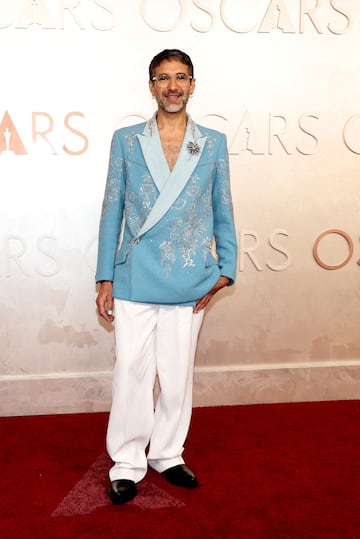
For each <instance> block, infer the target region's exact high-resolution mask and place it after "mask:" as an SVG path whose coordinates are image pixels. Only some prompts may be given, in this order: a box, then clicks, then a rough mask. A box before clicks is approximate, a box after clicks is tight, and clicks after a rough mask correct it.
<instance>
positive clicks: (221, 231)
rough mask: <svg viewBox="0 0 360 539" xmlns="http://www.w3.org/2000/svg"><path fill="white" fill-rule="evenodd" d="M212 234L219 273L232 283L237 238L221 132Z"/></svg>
mask: <svg viewBox="0 0 360 539" xmlns="http://www.w3.org/2000/svg"><path fill="white" fill-rule="evenodd" d="M213 213H214V236H215V242H216V252H217V255H218V264H219V267H220V272H221V275H223V276H225V277H228V278H229V279H230V283H229V285H232V284H234V281H235V277H236V261H237V240H236V231H235V224H234V215H233V204H232V197H231V189H230V175H229V155H228V150H227V142H226V136H225V135H223V134H221V139H220V144H219V151H218V154H217V160H216V168H215V178H214V183H213Z"/></svg>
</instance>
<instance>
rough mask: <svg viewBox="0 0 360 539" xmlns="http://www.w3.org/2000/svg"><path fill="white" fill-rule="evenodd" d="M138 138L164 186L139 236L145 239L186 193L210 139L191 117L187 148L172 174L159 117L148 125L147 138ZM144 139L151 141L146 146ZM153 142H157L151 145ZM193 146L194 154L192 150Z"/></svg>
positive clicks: (160, 184) (147, 141) (183, 147)
mask: <svg viewBox="0 0 360 539" xmlns="http://www.w3.org/2000/svg"><path fill="white" fill-rule="evenodd" d="M145 131H146V132H147V134H149V131H150V132H151V135H150V136H143V135H145ZM138 138H139V141H140V144H141V148H142V150H143V152H144V157H145V160H146V163H147V165H148V167H149V170H150V173H151V175H152V177H153V179H154V182H155V184H156V185H157V187H158V188H159V186H160V188H159V191H160V194H159V197H158V198H157V200H156V202H155V204H154V206H153V208H152V209H151V211H150V213H149V215H148V217H147V219H146V221H145V223H144V224H143V226H142V228H141V230H140V231H139V234H138V236H141V235H142V234H144V233H145V232H147V231H148V230H149V229H150V228H152V227H153V226H154V225H155V224H156V223H157V222H158V221H160V219H161V218H162V217H163V216H164V215H165V213H166V212H167V210H168V209H169V208H170V207H171V206H172V204H173V203H174V202H175V200H176V199H177V197H178V196H179V195H180V193H181V191H182V190H183V189H184V187H185V185H186V183H187V182H188V180H189V178H190V176H191V174H192V173H193V171H194V169H195V167H196V165H197V164H198V162H199V159H200V157H201V154H202V152H203V149H204V146H205V143H206V139H207V137H206V135H202V133H201V131H200V130H199V128H198V127H197V125H196V124H195V122H194V121H193V120H192V119H191V118H190V116H188V123H187V128H186V132H185V137H184V140H183V144H182V146H181V150H180V153H179V156H178V158H177V161H176V164H175V166H174V168H173V170H172V171H171V172H170V169H169V165H168V163H167V161H166V158H165V155H164V152H163V150H162V146H161V141H160V135H159V132H158V129H157V125H156V119H155V115H154V116H153V118H151V120H150V121H149V122H148V123H147V125H146V127H145V130H144V132H143V134H142V135H139V136H138ZM144 139H147V140H146V142H144ZM149 139H153V140H152V141H149ZM190 143H191V145H192V148H193V151H190V150H189V144H190ZM155 174H157V176H155Z"/></svg>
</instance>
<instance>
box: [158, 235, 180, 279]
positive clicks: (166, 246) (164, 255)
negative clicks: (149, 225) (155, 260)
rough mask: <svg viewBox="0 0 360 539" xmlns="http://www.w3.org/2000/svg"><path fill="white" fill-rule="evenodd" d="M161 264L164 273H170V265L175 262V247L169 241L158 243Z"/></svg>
mask: <svg viewBox="0 0 360 539" xmlns="http://www.w3.org/2000/svg"><path fill="white" fill-rule="evenodd" d="M160 255H161V256H160V258H161V265H162V266H164V269H165V273H170V271H171V267H172V265H173V264H175V261H176V256H175V249H174V246H173V244H172V243H171V241H163V242H162V243H161V244H160Z"/></svg>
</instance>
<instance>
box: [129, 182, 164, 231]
mask: <svg viewBox="0 0 360 539" xmlns="http://www.w3.org/2000/svg"><path fill="white" fill-rule="evenodd" d="M142 179H143V181H142V184H141V186H140V188H139V191H138V192H135V191H131V190H130V186H127V187H126V193H125V207H126V216H127V222H128V224H129V226H130V228H131V231H132V233H133V234H134V235H137V234H138V232H139V231H140V229H141V227H142V225H143V224H144V222H145V221H146V219H147V217H148V215H149V213H150V211H151V208H152V207H153V205H154V203H155V200H156V198H157V189H156V187H155V185H154V182H153V180H152V177H151V176H150V173H149V172H146V173H145V174H144V175H143V178H142Z"/></svg>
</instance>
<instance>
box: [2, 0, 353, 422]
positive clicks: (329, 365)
mask: <svg viewBox="0 0 360 539" xmlns="http://www.w3.org/2000/svg"><path fill="white" fill-rule="evenodd" d="M359 29H360V5H359V2H358V1H356V0H282V1H270V0H251V1H250V0H207V1H206V0H203V1H199V0H166V1H165V0H143V1H140V0H137V1H132V2H129V1H127V0H117V1H116V0H77V1H74V0H72V1H70V0H0V50H1V71H2V77H1V94H0V95H1V99H0V105H1V110H0V152H1V153H0V185H1V197H0V222H1V228H0V287H1V296H0V309H1V311H0V327H1V352H0V392H1V393H0V397H1V401H0V413H1V414H2V415H12V414H17V413H20V414H26V413H47V412H51V413H53V412H54V413H56V412H64V411H65V412H67V411H88V410H104V409H107V408H108V406H109V400H110V379H111V370H112V366H113V361H114V355H113V332H112V329H111V327H108V326H105V325H103V324H102V323H101V322H100V321H99V319H98V317H97V315H96V309H95V303H94V300H95V296H96V290H95V284H94V270H95V264H96V248H97V245H96V242H97V230H98V222H99V216H100V206H101V201H102V196H103V192H104V185H105V176H106V170H107V161H108V153H109V144H110V140H111V136H112V133H113V130H114V129H116V128H117V127H120V126H122V125H126V124H128V123H135V122H138V121H142V119H145V118H148V117H149V116H150V115H151V114H152V112H153V107H154V102H153V101H152V100H151V96H150V93H149V90H148V82H147V70H148V64H149V62H150V60H151V58H152V57H153V56H154V55H155V54H156V53H158V52H159V51H160V50H162V49H163V48H173V47H177V48H181V49H183V50H185V51H186V52H188V53H189V54H190V56H191V57H192V60H193V62H194V66H195V77H196V90H195V94H194V98H193V100H192V101H191V103H190V107H189V112H190V113H191V115H192V117H193V118H194V119H195V120H196V121H198V122H199V123H202V124H204V125H208V126H210V127H214V128H217V129H219V130H221V131H223V132H225V133H226V134H227V137H228V144H229V151H230V164H231V174H232V190H233V198H234V206H235V214H236V224H237V230H238V235H239V242H240V254H239V263H238V282H237V285H236V286H235V287H233V288H232V289H229V290H227V291H225V292H224V293H222V294H219V297H218V298H217V299H216V300H215V301H214V303H213V304H212V306H211V307H210V309H209V310H208V312H207V314H206V318H205V323H204V326H203V329H202V333H201V337H200V342H199V350H198V357H197V364H196V377H195V404H197V405H204V404H235V403H242V402H274V401H282V400H308V399H312V400H318V399H327V398H357V397H358V396H359V383H358V380H359V375H360V370H359V366H360V340H359V336H358V323H359V314H360V313H359V295H360V289H359V286H358V281H359V271H360V269H359V264H358V260H359V258H360V255H359V207H360V206H359V188H358V177H359V176H358V169H359V162H360V105H359V99H358V88H359V82H360V59H359V58H360V57H359V54H358V51H359V48H360V37H359V36H360V34H359ZM314 246H315V251H314Z"/></svg>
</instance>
